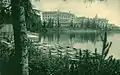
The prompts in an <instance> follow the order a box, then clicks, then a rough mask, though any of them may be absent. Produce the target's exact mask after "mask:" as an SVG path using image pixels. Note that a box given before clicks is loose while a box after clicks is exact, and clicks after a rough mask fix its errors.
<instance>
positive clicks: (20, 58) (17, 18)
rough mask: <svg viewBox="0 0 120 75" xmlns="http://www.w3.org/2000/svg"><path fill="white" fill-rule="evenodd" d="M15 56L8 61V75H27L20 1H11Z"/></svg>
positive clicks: (24, 36) (24, 28) (24, 34)
mask: <svg viewBox="0 0 120 75" xmlns="http://www.w3.org/2000/svg"><path fill="white" fill-rule="evenodd" d="M11 6H12V24H13V30H14V42H15V54H14V56H13V58H12V59H11V60H10V72H9V75H29V71H28V49H27V34H26V32H27V30H26V21H25V14H24V13H25V10H24V6H23V1H22V0H11Z"/></svg>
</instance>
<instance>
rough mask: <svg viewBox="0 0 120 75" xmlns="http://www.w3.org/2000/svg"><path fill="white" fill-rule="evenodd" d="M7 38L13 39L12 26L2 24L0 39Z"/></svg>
mask: <svg viewBox="0 0 120 75" xmlns="http://www.w3.org/2000/svg"><path fill="white" fill-rule="evenodd" d="M3 37H8V38H11V39H13V26H12V24H3V27H2V28H1V29H0V38H3Z"/></svg>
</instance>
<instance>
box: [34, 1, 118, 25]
mask: <svg viewBox="0 0 120 75" xmlns="http://www.w3.org/2000/svg"><path fill="white" fill-rule="evenodd" d="M32 3H33V5H34V7H35V8H37V9H39V10H41V11H57V10H58V9H59V10H60V11H64V12H69V11H70V12H71V13H73V14H75V15H76V16H85V17H94V16H95V15H96V14H97V15H98V17H100V18H106V19H108V20H109V23H113V24H116V25H118V26H120V9H119V8H120V0H107V1H104V2H93V3H92V4H91V3H88V2H87V3H84V2H83V0H67V1H63V0H40V1H32Z"/></svg>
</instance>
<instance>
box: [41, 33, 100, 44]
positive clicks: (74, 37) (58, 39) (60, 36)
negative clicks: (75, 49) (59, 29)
mask: <svg viewBox="0 0 120 75" xmlns="http://www.w3.org/2000/svg"><path fill="white" fill-rule="evenodd" d="M41 39H42V40H43V42H47V43H63V42H69V43H74V42H81V43H85V42H92V43H96V42H97V41H100V33H46V34H45V33H44V34H43V33H41V34H40V35H39V42H41Z"/></svg>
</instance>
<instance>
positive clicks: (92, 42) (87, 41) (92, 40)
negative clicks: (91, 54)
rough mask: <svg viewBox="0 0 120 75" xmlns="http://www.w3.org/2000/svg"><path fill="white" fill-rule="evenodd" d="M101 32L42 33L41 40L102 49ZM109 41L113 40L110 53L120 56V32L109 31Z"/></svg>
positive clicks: (90, 48) (83, 47) (92, 49)
mask: <svg viewBox="0 0 120 75" xmlns="http://www.w3.org/2000/svg"><path fill="white" fill-rule="evenodd" d="M101 36H102V35H101V33H95V32H89V33H85V32H81V33H44V34H43V33H40V34H39V42H46V43H49V44H55V43H57V44H61V45H71V46H73V47H76V48H82V49H89V50H91V51H94V49H95V48H98V49H99V50H100V51H101V48H102V42H101ZM108 41H112V43H113V44H112V47H111V48H110V53H109V54H110V55H114V57H116V58H120V55H119V54H120V51H119V50H118V49H120V46H119V45H120V33H108Z"/></svg>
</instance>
